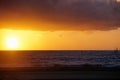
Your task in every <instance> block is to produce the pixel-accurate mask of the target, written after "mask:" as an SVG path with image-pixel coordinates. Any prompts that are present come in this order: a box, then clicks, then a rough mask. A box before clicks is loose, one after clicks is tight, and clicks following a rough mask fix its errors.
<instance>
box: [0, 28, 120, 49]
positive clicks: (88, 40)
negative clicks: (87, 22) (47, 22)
mask: <svg viewBox="0 0 120 80" xmlns="http://www.w3.org/2000/svg"><path fill="white" fill-rule="evenodd" d="M119 35H120V29H118V30H111V31H91V32H85V31H32V30H31V31H30V30H0V36H2V37H1V41H0V43H1V44H0V45H2V46H0V50H101V49H102V50H112V49H116V48H119V49H120V45H119V44H120V38H119Z"/></svg>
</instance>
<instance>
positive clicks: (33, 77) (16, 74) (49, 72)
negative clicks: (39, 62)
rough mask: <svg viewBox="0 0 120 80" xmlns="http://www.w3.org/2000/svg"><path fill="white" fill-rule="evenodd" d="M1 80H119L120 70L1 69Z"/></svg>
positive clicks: (68, 68)
mask: <svg viewBox="0 0 120 80" xmlns="http://www.w3.org/2000/svg"><path fill="white" fill-rule="evenodd" d="M0 73H1V74H0V80H53V79H54V80H56V79H57V80H62V79H72V80H75V79H78V80H80V79H95V80H98V79H107V80H109V79H110V80H112V79H114V80H115V79H118V80H120V76H119V74H120V68H119V67H118V68H115V67H114V68H105V67H104V68H102V67H98V66H94V67H92V66H90V65H87V66H86V67H85V66H84V67H60V66H59V67H58V66H57V67H52V68H24V69H0Z"/></svg>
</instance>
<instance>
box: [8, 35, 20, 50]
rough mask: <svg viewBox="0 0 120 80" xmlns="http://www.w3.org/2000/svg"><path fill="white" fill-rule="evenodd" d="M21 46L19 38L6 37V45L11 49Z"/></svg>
mask: <svg viewBox="0 0 120 80" xmlns="http://www.w3.org/2000/svg"><path fill="white" fill-rule="evenodd" d="M18 46H19V40H18V38H17V37H13V36H12V37H8V38H7V39H6V47H7V48H8V49H10V50H15V49H17V48H18Z"/></svg>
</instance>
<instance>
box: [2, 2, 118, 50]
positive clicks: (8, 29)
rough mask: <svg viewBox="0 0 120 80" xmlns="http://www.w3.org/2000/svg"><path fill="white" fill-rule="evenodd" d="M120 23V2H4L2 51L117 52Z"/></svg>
mask: <svg viewBox="0 0 120 80" xmlns="http://www.w3.org/2000/svg"><path fill="white" fill-rule="evenodd" d="M119 21H120V1H119V0H0V36H1V41H0V45H1V47H0V50H9V49H11V48H10V46H11V47H14V48H13V49H16V50H111V49H116V48H120V38H119V35H120V29H119V27H120V22H119ZM13 37H14V39H15V40H13ZM10 38H12V40H13V41H14V42H13V41H12V42H13V44H10V40H11V39H10ZM7 42H9V43H7ZM15 42H16V47H15ZM13 45H14V46H13Z"/></svg>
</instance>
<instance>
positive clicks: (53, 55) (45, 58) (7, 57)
mask: <svg viewBox="0 0 120 80" xmlns="http://www.w3.org/2000/svg"><path fill="white" fill-rule="evenodd" d="M55 64H58V65H79V66H80V65H84V64H90V65H102V66H106V67H114V66H120V51H118V52H114V51H112V50H111V51H97V50H96V51H94V50H92V51H91V50H87V51H83V50H82V51H78V50H77V51H75V50H74V51H72V50H70V51H69V50H68V51H67V50H66V51H0V67H49V66H53V65H55Z"/></svg>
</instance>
